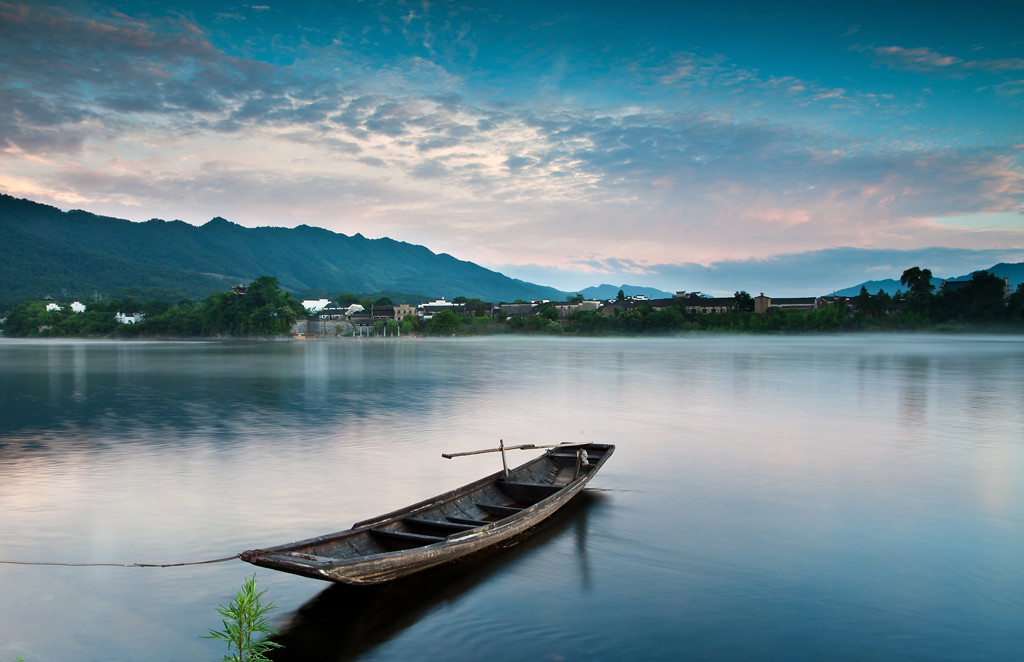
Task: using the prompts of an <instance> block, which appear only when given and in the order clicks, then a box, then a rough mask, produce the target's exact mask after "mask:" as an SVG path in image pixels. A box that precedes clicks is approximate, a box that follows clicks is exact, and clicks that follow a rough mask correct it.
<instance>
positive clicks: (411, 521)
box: [402, 517, 480, 536]
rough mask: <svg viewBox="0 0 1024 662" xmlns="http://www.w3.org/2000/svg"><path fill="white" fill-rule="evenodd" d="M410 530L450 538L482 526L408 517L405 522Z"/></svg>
mask: <svg viewBox="0 0 1024 662" xmlns="http://www.w3.org/2000/svg"><path fill="white" fill-rule="evenodd" d="M402 521H403V522H405V523H406V524H407V525H408V526H409V528H411V529H414V530H416V529H418V530H420V531H424V532H426V533H437V534H439V535H443V536H448V535H451V534H453V533H460V532H462V531H468V530H470V529H475V528H476V527H478V526H480V525H479V524H467V523H465V522H446V521H444V520H436V519H423V518H421V517H406V518H405V519H404V520H402Z"/></svg>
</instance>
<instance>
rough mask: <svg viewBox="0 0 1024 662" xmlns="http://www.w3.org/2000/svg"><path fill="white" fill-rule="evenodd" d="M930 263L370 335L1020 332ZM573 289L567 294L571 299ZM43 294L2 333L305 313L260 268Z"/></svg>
mask: <svg viewBox="0 0 1024 662" xmlns="http://www.w3.org/2000/svg"><path fill="white" fill-rule="evenodd" d="M931 281H932V274H931V271H930V270H928V269H921V268H919V267H912V268H910V269H907V270H906V271H904V272H903V275H902V277H901V279H900V282H901V284H902V285H903V286H905V287H906V288H907V289H906V291H902V290H901V291H899V292H897V293H896V294H895V295H889V294H887V293H885V292H884V291H882V290H879V291H878V292H877V293H876V294H870V293H869V292H867V291H866V289H865V288H863V287H862V288H861V291H860V293H859V294H858V295H857V296H855V297H852V298H851V299H850V304H849V305H848V304H847V303H846V302H845V301H844V300H842V299H837V300H836V302H835V303H833V304H830V305H827V306H825V307H823V308H819V309H817V310H812V311H806V312H805V311H794V310H780V309H776V308H770V309H769V310H768V311H767V312H766V313H763V314H756V313H754V312H753V310H754V299H753V297H751V296H750V294H748V293H747V292H744V291H740V292H736V293H735V294H734V297H733V299H734V304H733V306H732V309H731V311H730V312H728V313H725V314H691V313H687V312H686V303H685V302H684V301H682V300H680V301H678V302H673V303H672V304H671V305H669V306H668V307H658V308H655V307H654V306H653V305H651V304H650V303H646V302H641V303H639V304H638V305H635V306H625V305H621V304H623V303H624V299H625V298H624V297H623V296H621V293H620V296H619V297H618V301H617V303H619V304H620V305H619V306H618V307H616V308H615V309H614V310H613V311H612V313H611V314H610V315H605V314H603V313H602V312H600V311H580V312H575V313H572V314H571V315H569V316H568V317H567V318H564V319H560V318H559V313H558V310H557V308H556V307H555V305H554V304H553V303H546V304H542V305H540V306H538V307H537V309H535V310H534V311H533V314H531V315H527V316H515V317H504V316H501V315H496V316H492V315H491V314H490V312H489V310H488V307H487V306H484V305H472V304H482V303H483V302H482V301H480V300H479V299H467V298H465V297H457V298H456V299H455V300H454V301H455V303H465V304H471V305H470V306H467V308H469V309H471V310H473V312H472V313H471V314H469V315H462V314H458V313H456V312H454V311H451V310H445V311H442V312H439V313H437V314H435V315H434V316H433V318H432V319H430V320H421V319H419V318H418V317H417V316H416V315H406V316H405V317H404V318H403V319H402V320H401V321H395V320H377V321H375V322H374V323H373V327H372V332H373V334H374V335H387V336H395V335H403V336H408V335H413V334H422V335H434V336H453V335H492V334H507V333H513V334H550V335H563V334H569V335H588V336H593V335H656V334H673V333H680V332H690V331H716V332H742V333H798V332H830V331H886V330H890V331H900V330H927V329H938V330H956V329H963V330H982V329H1007V330H1016V331H1019V330H1024V284H1021V285H1020V286H1018V287H1017V289H1016V291H1014V292H1013V293H1012V294H1010V295H1009V296H1008V297H1007V296H1006V284H1005V281H1004V280H1003V279H1001V278H999V277H997V276H994V275H993V274H991V273H989V272H987V271H979V272H976V273H974V274H973V275H972V277H971V280H970V281H967V282H964V283H962V284H959V285H957V286H956V287H955V288H954V287H948V288H945V289H943V290H942V291H939V292H937V291H935V287H934V285H932V282H931ZM581 299H582V297H581V296H580V295H570V296H569V297H568V298H567V301H570V302H573V301H575V302H579V301H580V300H581ZM335 300H336V301H337V303H339V304H341V305H348V304H351V303H359V304H361V305H362V306H363V307H364V308H365V309H366V310H371V308H372V307H373V306H375V305H376V306H391V305H393V303H392V300H391V299H390V298H388V297H386V296H384V297H378V298H376V299H375V298H373V297H371V296H367V295H357V294H353V293H350V292H343V293H341V294H339V295H338V296H337V297H335ZM46 307H47V304H46V303H45V302H30V303H24V304H21V305H19V306H17V307H15V309H14V310H13V311H12V312H11V314H10V315H9V316H8V318H7V321H6V323H5V325H4V333H5V334H6V335H8V336H11V337H61V336H66V337H88V336H93V337H96V336H99V337H108V336H109V337H217V336H228V337H248V336H273V335H282V334H286V333H288V332H289V330H290V329H291V328H292V326H293V325H294V324H295V321H296V320H297V319H299V318H301V317H304V316H305V315H306V312H305V310H304V309H303V307H302V304H301V303H300V302H299V301H298V300H297V299H295V298H294V297H293V296H292V295H290V294H288V293H286V292H283V291H282V290H281V288H280V287H279V285H278V282H277V279H276V278H273V277H269V276H263V277H260V278H257V279H256V280H255V281H253V282H252V283H251V284H250V285H249V287H248V290H247V292H246V293H245V294H244V295H240V294H237V293H235V292H233V291H232V292H221V293H216V294H211V295H210V296H208V297H207V298H206V299H204V300H202V301H200V302H198V303H196V302H192V301H190V300H182V301H180V302H178V304H177V305H172V304H170V303H168V302H165V301H159V300H151V301H148V302H145V303H140V302H138V301H136V300H134V299H133V298H131V297H125V298H123V299H114V300H109V301H101V302H93V303H90V304H88V306H87V309H86V311H85V312H82V313H74V312H72V311H71V310H70V309H69V308H68V307H67V306H64V309H63V310H59V311H56V310H46ZM116 312H124V313H133V312H141V313H144V315H145V317H144V319H142V320H141V321H139V322H137V323H136V324H120V323H118V322H117V321H116V320H115V319H114V314H115V313H116Z"/></svg>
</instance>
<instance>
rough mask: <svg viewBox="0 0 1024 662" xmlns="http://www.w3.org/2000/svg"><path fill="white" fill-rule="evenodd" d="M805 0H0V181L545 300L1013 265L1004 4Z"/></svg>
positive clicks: (1016, 134)
mask: <svg viewBox="0 0 1024 662" xmlns="http://www.w3.org/2000/svg"><path fill="white" fill-rule="evenodd" d="M830 4H831V3H821V2H798V3H765V2H719V3H690V2H677V3H663V2H643V1H640V2H630V3H602V2H595V1H590V2H524V1H518V2H466V3H447V2H433V3H430V2H372V1H365V2H351V1H340V2H324V3H317V2H305V3H287V4H273V3H270V2H267V3H262V2H260V3H253V4H233V3H218V2H203V3H198V2H197V3H165V2H146V1H130V2H120V3H115V2H105V3H98V2H56V3H46V2H32V3H27V4H26V3H20V2H11V1H5V0H0V56H2V57H0V101H2V104H0V107H2V108H4V109H5V112H3V113H0V190H2V191H4V192H6V193H9V194H11V195H16V196H20V197H28V198H31V199H34V200H38V201H40V202H45V203H49V204H53V205H56V206H58V207H61V208H63V209H72V208H81V209H86V210H89V211H93V212H96V213H102V214H108V215H111V216H117V217H122V218H129V219H132V220H137V221H142V220H147V219H149V218H154V217H156V218H164V219H176V218H177V219H181V220H184V221H187V222H189V223H194V224H202V223H204V222H206V221H208V220H209V219H210V218H212V217H214V216H223V217H225V218H228V219H230V220H232V221H234V222H236V223H240V224H242V225H247V226H260V225H277V226H288V227H290V226H295V225H298V224H303V223H304V224H308V225H315V226H320V227H325V228H328V229H331V230H334V231H337V232H343V233H346V234H355V233H356V232H360V233H362V234H363V235H365V236H368V237H379V236H389V237H392V238H395V239H399V240H404V241H409V242H413V243H418V244H423V245H426V246H427V247H429V248H430V249H431V250H434V251H436V252H447V253H451V254H452V255H455V256H456V257H459V258H461V259H466V260H471V261H474V262H477V263H478V264H482V265H484V266H487V267H490V268H494V269H497V270H499V271H502V272H503V273H506V274H508V275H510V276H514V277H518V278H523V279H526V280H530V281H533V282H538V283H542V284H546V285H553V286H556V287H559V288H562V289H565V290H576V289H581V288H583V287H586V286H588V285H596V284H599V283H612V284H616V285H617V284H621V283H629V284H634V285H646V286H652V287H659V288H661V289H664V290H668V291H675V290H702V291H705V292H711V293H731V292H732V291H734V290H737V289H745V290H748V291H752V292H761V291H763V292H766V293H769V294H775V295H776V296H783V295H796V294H813V293H820V292H822V291H828V290H830V289H835V288H841V287H845V286H848V285H852V284H855V283H858V282H861V281H863V280H868V279H881V278H887V277H898V276H899V274H900V273H901V272H902V270H903V269H905V268H906V267H909V266H913V265H915V264H918V265H920V266H922V267H929V268H931V269H932V271H933V272H935V273H936V274H937V275H950V276H952V275H960V274H963V273H966V272H969V271H970V270H972V269H977V268H983V267H987V266H990V265H992V264H995V263H996V262H1000V261H1008V262H1018V261H1022V260H1024V215H1022V210H1024V32H1022V31H1021V30H1020V26H1021V25H1024V2H1022V1H1012V0H1011V1H1008V0H1003V1H1001V2H973V3H963V2H935V1H929V2H885V3H881V2H861V3H855V4H856V6H851V7H835V6H828V5H830ZM293 5H299V6H298V7H295V6H293ZM666 5H670V6H666Z"/></svg>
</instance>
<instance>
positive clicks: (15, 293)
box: [0, 194, 566, 302]
mask: <svg viewBox="0 0 1024 662" xmlns="http://www.w3.org/2000/svg"><path fill="white" fill-rule="evenodd" d="M262 275H270V276H274V277H276V278H277V279H278V281H279V282H280V284H281V287H282V288H284V289H286V290H288V291H291V292H293V293H305V292H310V291H320V292H323V293H336V292H338V291H347V292H360V293H376V292H406V293H420V294H422V295H424V296H429V297H440V296H444V297H448V298H452V297H456V296H466V297H471V298H472V297H479V298H481V299H483V300H485V301H514V300H516V299H531V298H550V299H558V300H561V299H563V298H564V297H565V294H566V293H564V292H561V291H559V290H556V289H554V288H551V287H545V286H541V285H535V284H532V283H527V282H525V281H521V280H516V279H513V278H509V277H507V276H504V275H502V274H500V273H498V272H495V271H491V270H489V269H485V268H483V267H481V266H479V265H476V264H473V263H472V262H466V261H463V260H457V259H455V258H454V257H452V256H450V255H447V254H440V255H438V254H435V253H432V252H431V251H430V250H428V249H427V248H425V247H423V246H416V245H413V244H408V243H404V242H400V241H394V240H392V239H388V238H383V239H367V238H365V237H363V236H362V235H360V234H356V235H354V236H351V237H350V236H347V235H344V234H338V233H334V232H330V231H328V230H324V229H322V228H313V227H309V226H305V225H302V226H299V227H297V228H292V229H289V228H273V227H263V228H245V227H242V226H240V225H237V224H235V223H231V222H229V221H227V220H225V219H223V218H214V219H213V220H211V221H210V222H209V223H206V224H205V225H203V226H201V227H196V226H193V225H189V224H187V223H184V222H182V221H162V220H159V219H154V220H150V221H146V222H145V223H134V222H131V221H127V220H124V219H118V218H110V217H105V216H97V215H95V214H90V213H88V212H85V211H77V210H76V211H68V212H64V211H61V210H60V209H57V208H56V207H50V206H48V205H43V204H39V203H36V202H32V201H30V200H23V199H18V198H13V197H11V196H8V195H3V194H0V301H6V302H10V301H16V300H19V299H25V298H30V297H41V296H45V295H47V294H50V295H54V296H57V295H61V294H62V293H64V292H66V293H67V296H89V295H91V294H92V293H93V292H94V291H96V290H98V291H100V292H104V293H113V294H118V295H123V294H133V295H135V296H139V297H145V298H149V297H165V298H166V297H172V296H181V295H193V296H205V295H206V294H208V293H210V292H212V291H216V290H223V289H224V288H225V287H226V286H229V285H234V284H238V283H248V282H250V281H252V280H253V279H254V278H257V277H259V276H262Z"/></svg>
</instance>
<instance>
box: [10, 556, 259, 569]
mask: <svg viewBox="0 0 1024 662" xmlns="http://www.w3.org/2000/svg"><path fill="white" fill-rule="evenodd" d="M239 556H241V554H235V555H234V556H225V557H224V558H221V559H209V560H208V561H184V562H182V563H59V562H53V561H0V563H3V564H6V565H56V566H63V567H65V568H101V567H102V568H177V567H180V566H184V565H207V564H210V563H223V562H224V561H234V560H235V559H237V558H238V557H239Z"/></svg>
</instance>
